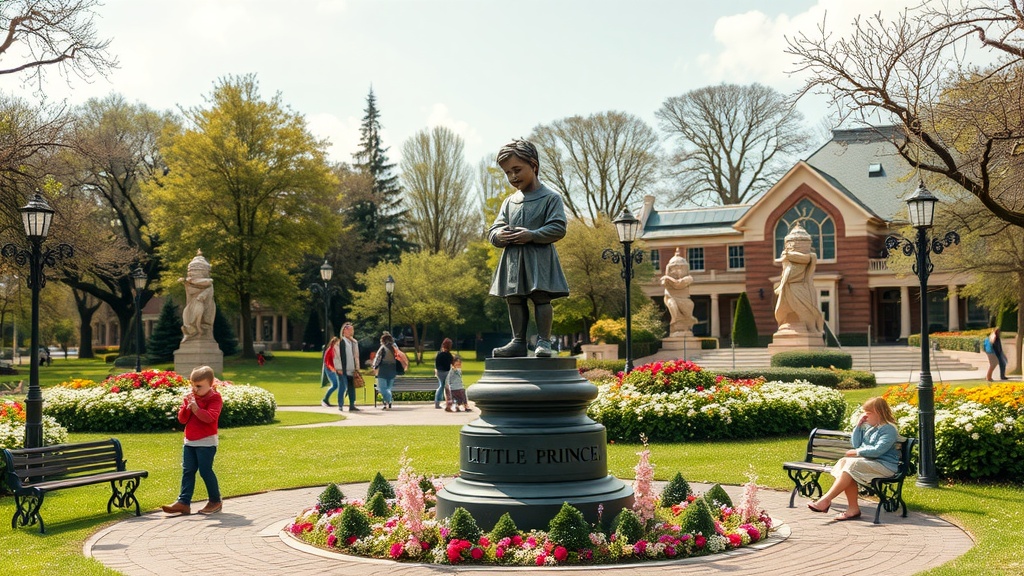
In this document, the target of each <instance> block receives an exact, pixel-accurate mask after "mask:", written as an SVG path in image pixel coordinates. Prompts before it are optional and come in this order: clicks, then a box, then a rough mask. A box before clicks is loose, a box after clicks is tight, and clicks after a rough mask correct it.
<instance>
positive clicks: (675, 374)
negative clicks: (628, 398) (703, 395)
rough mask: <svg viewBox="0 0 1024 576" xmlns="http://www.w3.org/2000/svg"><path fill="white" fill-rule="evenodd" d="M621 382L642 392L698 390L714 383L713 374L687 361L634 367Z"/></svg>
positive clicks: (670, 361)
mask: <svg viewBox="0 0 1024 576" xmlns="http://www.w3.org/2000/svg"><path fill="white" fill-rule="evenodd" d="M623 383H624V384H628V385H629V386H631V387H633V388H635V389H636V390H638V391H640V392H642V393H644V394H657V393H671V392H686V391H699V390H704V389H708V388H710V387H712V386H714V385H715V375H714V374H713V373H712V372H709V371H707V370H704V369H702V368H701V367H700V366H697V365H696V364H694V363H692V362H687V361H673V360H669V361H666V362H655V363H652V364H645V365H643V366H639V367H637V368H635V369H634V370H633V371H632V372H630V373H629V374H627V375H626V376H625V378H623Z"/></svg>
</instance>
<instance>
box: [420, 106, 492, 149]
mask: <svg viewBox="0 0 1024 576" xmlns="http://www.w3.org/2000/svg"><path fill="white" fill-rule="evenodd" d="M426 124H427V126H444V127H446V128H449V129H450V130H451V131H452V132H455V133H456V134H458V135H459V136H461V137H462V140H463V141H464V142H465V144H466V147H465V151H466V156H467V157H468V158H475V157H477V156H479V155H480V153H477V152H476V151H477V150H480V149H481V148H482V146H483V138H481V137H480V134H479V132H477V130H476V128H474V127H472V126H470V124H469V122H466V121H465V120H456V119H455V118H453V117H452V115H451V112H450V111H449V110H448V106H446V105H444V104H442V103H440V102H437V103H435V104H434V105H433V106H432V107H431V108H430V112H429V113H428V114H427V120H426Z"/></svg>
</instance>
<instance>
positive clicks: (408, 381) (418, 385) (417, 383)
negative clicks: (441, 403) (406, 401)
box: [373, 376, 437, 408]
mask: <svg viewBox="0 0 1024 576" xmlns="http://www.w3.org/2000/svg"><path fill="white" fill-rule="evenodd" d="M435 390H437V378H435V377H433V376H398V377H396V378H395V385H394V386H392V387H391V393H392V394H394V393H396V392H433V391H435ZM378 396H380V390H378V389H377V379H376V378H374V382H373V407H374V408H376V407H377V397H378ZM381 399H383V396H381Z"/></svg>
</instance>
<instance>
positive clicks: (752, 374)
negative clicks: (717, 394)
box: [718, 368, 878, 388]
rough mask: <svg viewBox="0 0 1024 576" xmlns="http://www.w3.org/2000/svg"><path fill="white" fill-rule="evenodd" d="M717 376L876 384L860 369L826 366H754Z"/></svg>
mask: <svg viewBox="0 0 1024 576" xmlns="http://www.w3.org/2000/svg"><path fill="white" fill-rule="evenodd" d="M718 375H719V376H724V377H726V378H730V379H733V380H749V379H753V378H764V379H765V380H766V381H769V382H773V381H775V382H801V381H802V382H809V383H811V384H814V385H816V386H825V387H827V388H840V385H841V383H842V382H843V381H844V380H853V381H854V382H856V383H857V387H858V388H874V387H875V386H877V385H878V383H877V381H876V380H875V375H874V374H872V373H871V372H864V371H861V370H831V369H828V368H754V369H748V370H722V371H720V372H718Z"/></svg>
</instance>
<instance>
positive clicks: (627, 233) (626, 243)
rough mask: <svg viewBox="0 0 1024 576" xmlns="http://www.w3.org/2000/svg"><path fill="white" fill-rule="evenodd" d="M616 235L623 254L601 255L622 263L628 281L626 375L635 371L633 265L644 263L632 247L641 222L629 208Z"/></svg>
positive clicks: (624, 210) (619, 220) (617, 221)
mask: <svg viewBox="0 0 1024 576" xmlns="http://www.w3.org/2000/svg"><path fill="white" fill-rule="evenodd" d="M612 224H614V225H615V233H616V234H617V235H618V237H619V242H620V243H622V252H621V253H620V252H616V251H614V250H612V249H611V248H606V249H605V250H604V252H602V253H601V258H603V259H606V260H611V261H612V262H613V263H615V264H618V263H619V262H622V278H623V279H624V280H625V281H626V373H627V374H628V373H629V372H632V371H633V316H632V312H631V310H630V307H629V304H630V300H631V298H630V283H631V282H632V280H633V263H634V262H636V263H637V264H639V263H641V262H643V252H640V251H634V250H633V248H632V246H633V242H635V241H636V236H637V233H638V232H639V231H640V221H639V220H637V219H636V217H635V216H633V213H632V212H630V211H629V208H625V207H623V208H622V212H621V213H620V214H619V216H618V217H617V218H615V220H612Z"/></svg>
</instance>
